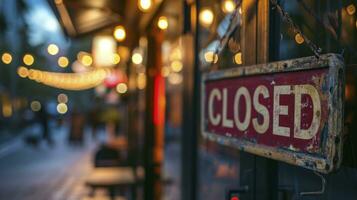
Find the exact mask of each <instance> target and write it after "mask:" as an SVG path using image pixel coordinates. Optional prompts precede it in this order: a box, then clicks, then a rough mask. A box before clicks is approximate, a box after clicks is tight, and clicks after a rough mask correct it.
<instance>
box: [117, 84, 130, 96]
mask: <svg viewBox="0 0 357 200" xmlns="http://www.w3.org/2000/svg"><path fill="white" fill-rule="evenodd" d="M116 89H117V92H118V93H120V94H124V93H125V92H126V91H127V90H128V86H127V85H126V84H125V83H119V84H118V85H117V87H116Z"/></svg>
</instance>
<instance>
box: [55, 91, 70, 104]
mask: <svg viewBox="0 0 357 200" xmlns="http://www.w3.org/2000/svg"><path fill="white" fill-rule="evenodd" d="M57 101H58V102H59V103H67V102H68V96H67V95H66V94H63V93H61V94H59V95H58V96H57Z"/></svg>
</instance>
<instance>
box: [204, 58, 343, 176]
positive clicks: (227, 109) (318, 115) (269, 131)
mask: <svg viewBox="0 0 357 200" xmlns="http://www.w3.org/2000/svg"><path fill="white" fill-rule="evenodd" d="M343 74H344V65H343V61H342V60H341V58H340V57H339V56H338V55H335V54H326V55H321V57H320V58H319V59H317V58H316V57H306V58H299V59H294V60H287V61H280V62H276V63H268V64H261V65H256V66H247V67H239V68H234V69H228V70H221V71H216V72H210V73H206V74H204V75H203V77H202V98H201V99H202V103H201V105H202V108H201V111H202V114H201V116H202V119H201V126H202V130H203V136H205V137H206V138H208V139H210V140H213V141H216V142H219V143H220V144H225V145H230V146H234V147H236V148H238V149H240V150H243V151H247V152H250V153H253V154H256V155H260V156H264V157H269V158H273V159H276V160H280V161H285V162H287V163H290V164H294V165H298V166H302V167H305V168H308V169H313V170H316V171H320V172H324V173H328V172H331V171H333V170H335V169H336V168H338V166H339V164H340V161H341V151H342V150H341V148H342V144H341V143H335V141H341V133H342V127H343V91H344V89H343V88H344V78H343V77H344V75H343Z"/></svg>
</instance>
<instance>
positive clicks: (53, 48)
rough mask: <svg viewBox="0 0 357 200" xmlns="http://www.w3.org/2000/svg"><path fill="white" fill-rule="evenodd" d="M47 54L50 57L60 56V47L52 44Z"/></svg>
mask: <svg viewBox="0 0 357 200" xmlns="http://www.w3.org/2000/svg"><path fill="white" fill-rule="evenodd" d="M47 52H48V53H49V54H50V55H56V54H58V52H59V48H58V46H57V45H55V44H50V45H48V47H47Z"/></svg>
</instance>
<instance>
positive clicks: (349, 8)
mask: <svg viewBox="0 0 357 200" xmlns="http://www.w3.org/2000/svg"><path fill="white" fill-rule="evenodd" d="M346 11H347V13H348V14H349V15H353V14H355V12H356V6H355V5H353V4H350V5H348V6H347V8H346Z"/></svg>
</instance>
